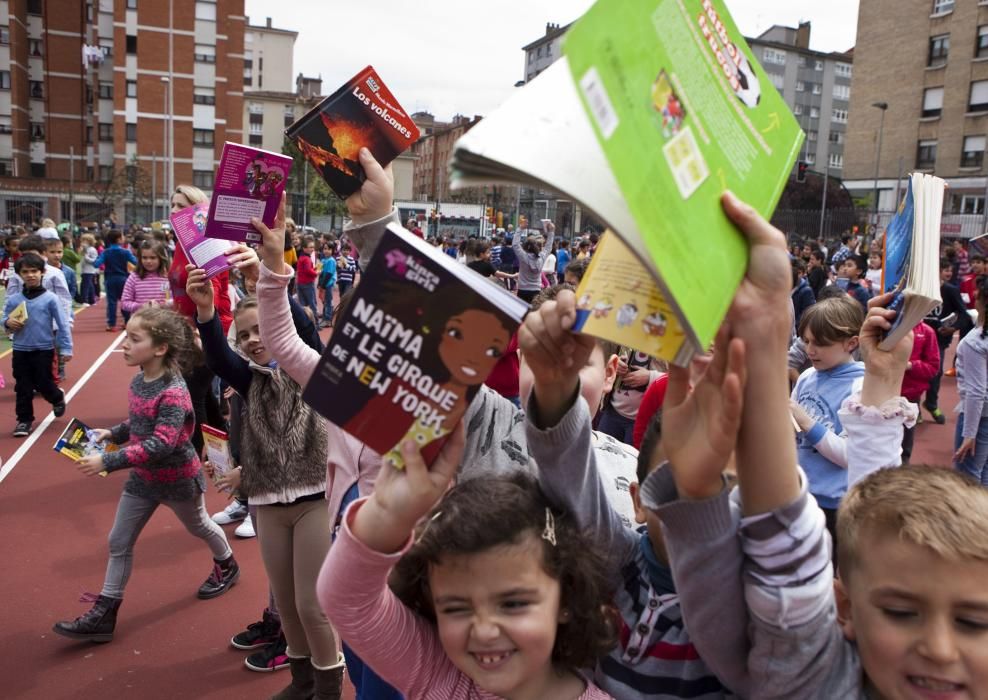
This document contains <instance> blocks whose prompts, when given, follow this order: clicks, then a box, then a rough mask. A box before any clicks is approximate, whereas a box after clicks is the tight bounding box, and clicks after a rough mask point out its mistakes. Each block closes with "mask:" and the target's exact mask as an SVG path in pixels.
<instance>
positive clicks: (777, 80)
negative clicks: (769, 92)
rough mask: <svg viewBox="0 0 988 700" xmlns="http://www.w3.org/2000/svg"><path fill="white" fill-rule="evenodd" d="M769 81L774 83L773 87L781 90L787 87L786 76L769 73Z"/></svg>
mask: <svg viewBox="0 0 988 700" xmlns="http://www.w3.org/2000/svg"><path fill="white" fill-rule="evenodd" d="M768 79H769V80H771V81H772V85H774V86H775V87H776V88H778V89H779V90H781V89H782V88H784V87H785V85H786V76H784V75H782V73H769V74H768Z"/></svg>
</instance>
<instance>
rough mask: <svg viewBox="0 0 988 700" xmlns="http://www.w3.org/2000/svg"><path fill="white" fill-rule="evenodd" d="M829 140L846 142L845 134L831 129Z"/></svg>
mask: <svg viewBox="0 0 988 700" xmlns="http://www.w3.org/2000/svg"><path fill="white" fill-rule="evenodd" d="M827 140H828V141H830V143H844V134H843V133H841V132H840V131H831V132H830V136H829V137H828V139H827Z"/></svg>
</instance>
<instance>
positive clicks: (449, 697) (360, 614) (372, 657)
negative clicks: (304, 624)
mask: <svg viewBox="0 0 988 700" xmlns="http://www.w3.org/2000/svg"><path fill="white" fill-rule="evenodd" d="M365 502H366V501H365V500H360V501H357V502H355V503H354V504H353V505H352V506H351V507H350V508H349V509H348V510H347V512H346V515H345V517H344V518H343V525H342V527H341V528H340V534H339V535H338V537H337V539H336V543H335V544H334V545H333V547H332V548H331V549H330V550H329V556H327V557H326V561H325V562H323V566H322V571H320V572H319V580H318V582H317V583H316V595H318V597H319V603H320V604H321V605H322V609H323V610H324V611H325V612H326V616H327V617H328V618H329V619H330V621H331V622H332V623H333V626H334V627H336V629H337V630H338V631H339V633H340V637H341V638H342V639H345V640H346V643H347V644H348V645H349V646H351V647H352V648H353V650H354V651H355V652H357V654H359V655H360V658H361V659H363V661H364V663H366V664H367V665H368V666H370V667H371V668H373V669H374V671H375V672H376V673H377V674H378V675H379V676H381V678H383V679H384V680H385V681H387V682H388V683H390V684H391V685H393V686H394V687H395V688H397V689H398V690H399V691H400V692H402V693H403V694H404V695H405V697H408V698H421V700H495V699H496V698H497V697H498V696H497V695H494V694H492V693H488V692H487V691H484V690H482V689H480V688H478V687H477V686H476V685H475V684H474V682H473V680H471V678H470V677H469V676H467V675H466V674H465V673H463V672H462V671H460V670H459V669H458V668H457V667H456V666H455V665H454V664H453V662H452V661H450V659H449V657H448V656H446V652H445V650H444V649H443V647H442V643H441V642H440V641H439V634H438V632H437V631H436V627H435V625H433V624H432V623H430V622H428V621H427V620H425V619H424V618H422V617H419V616H418V615H416V614H415V613H413V612H412V611H411V610H409V609H408V608H406V607H405V606H404V604H402V602H401V601H400V600H398V598H397V596H395V594H394V593H392V592H391V589H390V588H388V574H389V573H390V572H391V568H392V567H393V566H394V565H395V564H396V563H397V562H398V560H399V559H401V556H402V555H403V554H404V553H405V551H407V549H408V548H409V547H410V546H411V544H412V540H411V537H409V541H408V542H407V543H406V544H405V547H404V548H403V549H402V551H400V552H396V553H394V554H382V553H381V552H375V551H373V550H371V549H369V548H368V547H366V546H365V545H364V544H363V543H362V542H360V541H359V540H358V539H357V538H356V537H354V536H353V533H352V532H351V531H350V522H351V521H352V520H353V517H354V515H355V514H356V512H357V510H358V509H359V508H360V507H361V506H362V505H363V504H364V503H365ZM608 698H611V696H610V695H608V694H607V693H605V692H604V691H603V690H601V689H600V688H598V687H597V686H595V685H594V684H593V683H591V682H589V681H588V682H587V687H586V690H584V692H583V694H582V695H580V697H579V699H578V700H607V699H608Z"/></svg>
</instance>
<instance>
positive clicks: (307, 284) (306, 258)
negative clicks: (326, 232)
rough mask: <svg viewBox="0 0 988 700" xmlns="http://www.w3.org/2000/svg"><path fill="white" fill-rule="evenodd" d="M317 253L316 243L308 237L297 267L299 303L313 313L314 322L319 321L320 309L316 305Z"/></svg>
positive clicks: (303, 244)
mask: <svg viewBox="0 0 988 700" xmlns="http://www.w3.org/2000/svg"><path fill="white" fill-rule="evenodd" d="M315 252H316V242H315V240H314V239H313V238H312V236H306V237H305V238H304V239H303V240H302V254H301V255H299V257H298V262H297V263H296V266H295V278H296V281H297V282H298V302H299V303H300V304H301V305H302V306H304V307H306V308H308V309H310V310H311V311H312V318H313V320H314V321H316V322H318V320H319V307H318V305H317V304H316V280H317V279H318V277H319V275H318V273H317V272H316V263H315V261H314V260H313V259H312V256H313V254H314V253H315Z"/></svg>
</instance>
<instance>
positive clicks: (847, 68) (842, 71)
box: [834, 63, 851, 78]
mask: <svg viewBox="0 0 988 700" xmlns="http://www.w3.org/2000/svg"><path fill="white" fill-rule="evenodd" d="M834 74H835V75H839V76H841V77H842V78H850V77H851V64H850V63H837V64H834Z"/></svg>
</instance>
